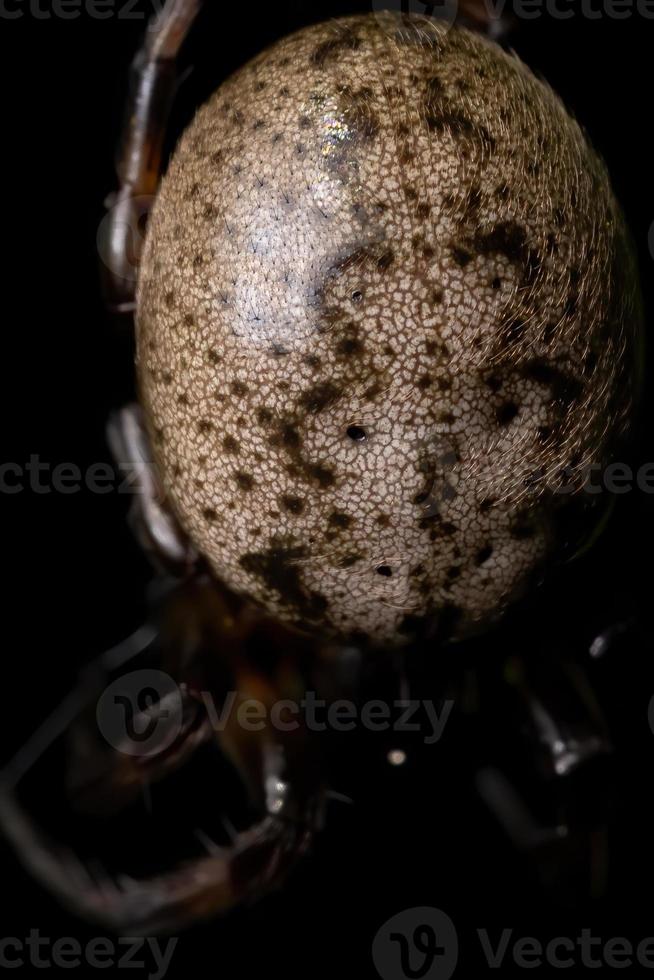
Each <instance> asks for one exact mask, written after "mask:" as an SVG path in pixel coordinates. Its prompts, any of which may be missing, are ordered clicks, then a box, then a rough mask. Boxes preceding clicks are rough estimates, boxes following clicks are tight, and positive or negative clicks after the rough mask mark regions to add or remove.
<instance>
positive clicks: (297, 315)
mask: <svg viewBox="0 0 654 980" xmlns="http://www.w3.org/2000/svg"><path fill="white" fill-rule="evenodd" d="M637 318H638V302H637V287H636V283H635V275H634V272H633V266H632V262H631V258H630V254H629V248H628V244H627V242H626V236H625V232H624V228H623V224H622V219H621V216H620V213H619V209H618V207H617V205H616V203H615V201H614V198H613V196H612V193H611V189H610V186H609V182H608V179H607V176H606V173H605V170H604V168H603V166H602V164H601V163H600V162H599V161H598V159H597V157H596V156H595V155H594V153H593V151H592V150H591V149H590V148H589V146H588V144H587V143H586V141H585V139H584V137H583V135H582V133H581V131H580V129H579V127H578V125H577V124H576V123H575V122H574V121H573V120H572V119H571V118H570V116H569V115H568V114H567V113H566V111H565V109H564V108H563V107H562V105H561V104H560V102H559V101H558V100H557V98H556V97H555V96H554V95H553V93H552V92H551V91H550V90H549V89H548V88H547V87H546V86H545V85H544V84H543V83H541V82H540V81H538V80H537V79H536V78H535V77H534V76H533V75H532V74H531V73H530V72H529V71H528V70H527V69H526V68H525V67H524V66H523V65H522V64H521V63H520V62H519V61H518V60H517V59H516V58H514V57H510V56H509V55H507V54H505V53H503V52H502V51H501V50H500V49H499V48H498V47H496V46H495V45H493V44H491V43H489V42H487V41H486V40H484V39H483V38H481V37H478V36H476V35H473V34H471V33H469V32H467V31H465V30H462V29H458V28H453V29H451V30H447V29H446V28H445V27H444V26H441V25H439V24H438V23H434V22H433V21H430V20H427V19H424V18H419V17H412V18H407V17H401V16H396V15H393V14H388V15H374V16H373V15H369V16H362V17H354V18H349V19H345V20H341V21H336V22H330V23H327V24H321V25H318V26H315V27H311V28H308V29H306V30H303V31H301V32H299V33H298V34H295V35H293V36H291V37H289V38H287V39H285V40H283V41H281V42H280V43H278V44H276V45H275V46H273V47H272V48H271V49H269V50H268V51H266V52H264V53H263V54H261V55H260V56H259V57H257V58H255V59H254V61H252V62H251V63H250V64H249V65H247V66H246V67H245V68H243V69H242V70H241V71H239V72H237V73H236V74H235V75H234V76H233V77H231V78H230V79H229V80H228V81H227V82H225V84H224V85H222V86H221V88H220V89H219V90H218V91H217V92H216V94H215V95H214V96H213V97H212V98H211V99H210V100H209V102H208V103H207V104H206V105H205V106H204V107H203V108H202V109H201V110H200V112H199V113H198V115H197V116H196V118H195V120H194V121H193V123H192V124H191V125H190V126H189V127H188V129H187V130H186V132H185V133H184V135H183V136H182V139H181V141H180V144H179V146H178V148H177V150H176V152H175V154H174V156H173V159H172V162H171V164H170V168H169V170H168V173H167V175H166V177H165V178H164V180H163V183H162V186H161V190H160V192H159V195H158V198H157V200H156V203H155V206H154V210H153V213H152V217H151V223H150V227H149V231H148V236H147V241H146V246H145V251H144V256H143V263H142V273H141V281H140V285H139V302H138V358H139V372H140V383H141V391H142V400H143V404H144V407H145V410H146V415H147V418H148V423H149V427H150V432H151V436H152V441H153V445H154V451H155V455H156V458H157V461H158V464H159V467H160V471H161V475H162V478H163V481H164V484H165V488H166V492H167V494H168V496H169V500H170V503H171V505H172V506H173V508H174V510H175V512H176V514H177V516H178V518H179V520H180V521H181V523H182V525H183V527H184V528H185V529H186V530H187V531H188V533H189V535H190V537H191V538H192V540H193V542H194V543H195V545H196V546H197V548H198V549H199V550H200V551H201V552H202V553H203V555H204V556H205V557H206V558H207V559H208V561H209V562H210V564H211V566H212V567H213V569H214V571H215V572H216V574H217V575H218V576H219V577H220V578H221V579H223V580H224V581H225V582H226V583H227V584H228V585H230V586H231V587H233V588H234V589H236V590H238V591H241V592H244V593H247V594H249V595H250V596H252V597H253V598H254V599H256V600H258V601H260V602H261V603H263V604H264V605H265V606H266V607H267V608H268V609H269V610H270V611H272V612H273V613H274V614H276V615H278V616H279V617H280V618H282V619H284V620H287V621H290V622H293V623H297V624H298V625H301V626H303V627H312V628H317V629H333V630H336V631H337V632H338V633H340V634H343V635H352V634H355V635H356V636H358V637H361V636H363V635H364V634H365V635H366V636H368V637H370V638H371V639H372V640H374V641H375V642H395V641H398V640H401V639H405V640H406V639H410V638H411V636H412V635H415V633H416V632H418V631H419V630H420V628H421V624H424V623H426V622H429V623H436V624H438V623H439V622H440V624H441V626H442V628H443V631H444V632H445V630H446V627H447V632H448V633H449V634H450V635H455V636H456V635H462V634H463V633H464V632H465V631H467V630H470V629H474V628H479V627H480V626H482V625H483V624H484V623H487V622H489V621H491V620H493V619H495V618H496V617H497V616H498V615H499V614H500V613H501V612H502V611H503V610H504V609H505V608H506V606H507V604H508V603H509V601H510V600H511V598H512V597H513V596H514V595H516V594H517V593H518V592H519V591H520V590H521V589H522V588H524V586H525V584H526V583H527V581H528V580H529V578H530V576H531V575H532V573H533V572H534V571H535V570H536V569H538V568H540V567H541V566H542V564H543V562H544V561H545V560H546V559H547V558H548V557H550V556H551V555H553V554H554V553H555V552H556V550H557V549H558V548H559V546H560V544H561V537H560V533H559V531H558V527H559V524H560V521H559V517H560V516H561V513H562V512H563V510H565V509H566V508H567V507H568V506H569V505H570V503H571V502H573V501H576V500H578V499H582V498H583V497H584V495H583V494H582V493H581V489H580V488H581V484H582V482H583V478H584V474H585V473H586V468H587V466H588V465H589V464H596V463H602V462H603V461H604V460H605V459H606V458H607V454H608V453H609V452H610V449H611V445H612V443H613V441H614V438H615V437H616V436H617V435H619V434H620V432H621V431H622V430H623V428H624V426H625V421H626V417H627V414H628V410H629V402H630V391H629V388H630V370H629V368H630V357H629V354H630V351H629V347H630V343H631V336H632V334H633V330H634V327H635V323H636V321H637ZM593 499H596V498H593Z"/></svg>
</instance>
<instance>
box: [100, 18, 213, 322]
mask: <svg viewBox="0 0 654 980" xmlns="http://www.w3.org/2000/svg"><path fill="white" fill-rule="evenodd" d="M202 5H203V0H166V3H165V4H164V6H163V7H162V9H161V10H160V11H159V13H158V14H156V15H155V16H154V17H153V18H152V20H151V21H150V23H149V25H148V29H147V31H146V36H145V40H144V42H143V44H142V46H141V48H140V49H139V50H138V52H137V53H136V56H135V58H134V60H133V62H132V68H131V81H130V90H129V95H128V101H127V113H126V123H125V127H124V130H123V135H122V139H121V142H120V146H119V150H118V159H117V164H116V171H117V175H118V190H117V191H116V193H115V194H113V195H111V196H110V199H109V201H108V208H109V213H108V214H107V215H106V217H105V219H104V221H103V223H102V226H101V230H100V234H99V243H98V244H99V249H100V254H101V257H102V272H103V279H104V291H105V297H106V303H107V307H108V309H109V311H110V312H112V313H132V312H133V310H134V295H135V291H136V279H137V272H138V264H139V257H140V246H141V241H142V228H143V224H144V222H145V220H146V219H147V214H148V212H149V210H150V207H151V205H152V201H153V199H154V195H155V193H156V190H157V186H158V184H159V178H160V173H161V157H162V150H163V142H164V137H165V132H166V125H167V122H168V117H169V114H170V108H171V105H172V101H173V97H174V94H175V90H176V87H177V81H178V74H177V64H176V63H177V56H178V54H179V51H180V48H181V46H182V44H183V43H184V39H185V38H186V35H187V34H188V32H189V30H190V29H191V27H192V25H193V23H194V21H195V19H196V17H197V16H198V14H199V12H200V10H201V8H202Z"/></svg>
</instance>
